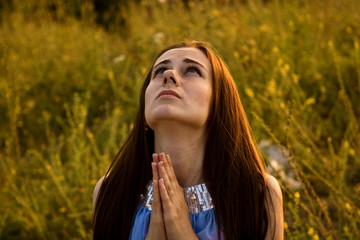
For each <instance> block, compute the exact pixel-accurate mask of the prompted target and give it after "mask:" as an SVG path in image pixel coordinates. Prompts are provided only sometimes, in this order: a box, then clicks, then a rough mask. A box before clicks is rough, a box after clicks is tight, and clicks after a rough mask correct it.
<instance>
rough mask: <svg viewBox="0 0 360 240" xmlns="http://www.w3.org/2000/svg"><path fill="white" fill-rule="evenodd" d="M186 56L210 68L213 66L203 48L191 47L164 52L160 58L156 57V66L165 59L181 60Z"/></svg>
mask: <svg viewBox="0 0 360 240" xmlns="http://www.w3.org/2000/svg"><path fill="white" fill-rule="evenodd" d="M186 58H188V59H191V60H195V61H197V62H199V63H201V64H203V65H204V66H206V67H208V69H209V68H210V67H211V65H210V61H209V59H208V58H207V57H206V55H205V54H204V53H203V52H202V51H201V50H199V49H197V48H191V47H186V48H174V49H170V50H168V51H166V52H164V53H163V54H162V55H161V56H160V57H159V58H158V59H156V61H155V64H154V66H156V65H157V64H159V63H160V62H163V61H165V60H170V61H172V62H173V61H177V60H180V61H181V60H183V59H186Z"/></svg>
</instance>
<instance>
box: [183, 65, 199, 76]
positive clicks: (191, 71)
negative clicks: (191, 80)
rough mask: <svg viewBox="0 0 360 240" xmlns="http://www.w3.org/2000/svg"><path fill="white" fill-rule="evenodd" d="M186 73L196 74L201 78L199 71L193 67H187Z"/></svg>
mask: <svg viewBox="0 0 360 240" xmlns="http://www.w3.org/2000/svg"><path fill="white" fill-rule="evenodd" d="M186 71H187V72H189V73H196V74H198V75H199V76H201V71H200V70H199V68H197V67H194V66H191V67H188V69H187V70H186Z"/></svg>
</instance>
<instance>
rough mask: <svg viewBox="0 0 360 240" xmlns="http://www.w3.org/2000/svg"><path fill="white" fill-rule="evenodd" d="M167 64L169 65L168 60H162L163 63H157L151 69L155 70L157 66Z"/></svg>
mask: <svg viewBox="0 0 360 240" xmlns="http://www.w3.org/2000/svg"><path fill="white" fill-rule="evenodd" d="M167 63H171V61H170V60H169V59H166V60H164V61H161V62H159V63H158V64H156V65H155V66H154V67H153V69H155V68H156V67H157V66H159V65H161V64H167Z"/></svg>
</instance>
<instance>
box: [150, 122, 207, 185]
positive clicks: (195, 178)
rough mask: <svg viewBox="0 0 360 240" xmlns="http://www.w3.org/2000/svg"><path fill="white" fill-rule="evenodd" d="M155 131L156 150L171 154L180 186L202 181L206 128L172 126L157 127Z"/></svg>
mask: <svg viewBox="0 0 360 240" xmlns="http://www.w3.org/2000/svg"><path fill="white" fill-rule="evenodd" d="M154 132H155V146H154V147H155V152H156V153H161V152H164V153H165V154H169V156H170V159H171V162H172V164H173V167H174V171H175V174H176V177H177V180H178V182H179V184H180V186H182V187H186V186H192V185H196V184H199V183H202V182H203V181H204V179H203V174H202V166H203V160H204V150H205V142H206V137H205V134H204V133H205V130H204V129H194V128H191V129H187V128H185V129H184V128H183V127H181V128H176V127H175V126H172V127H171V129H169V128H167V129H156V131H154Z"/></svg>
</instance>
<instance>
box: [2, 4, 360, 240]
mask: <svg viewBox="0 0 360 240" xmlns="http://www.w3.org/2000/svg"><path fill="white" fill-rule="evenodd" d="M359 13H360V2H359V1H358V0H327V1H325V0H293V1H285V0H267V1H265V0H264V1H261V0H242V1H236V0H209V1H204V0H172V1H170V0H137V1H130V0H104V1H101V0H72V1H70V0H63V1H56V0H27V1H22V0H1V1H0V203H1V204H0V239H29V240H31V239H90V238H91V236H92V229H91V228H92V191H93V188H94V186H95V184H96V182H97V180H98V179H99V178H100V177H101V176H103V175H104V174H105V172H106V170H107V168H108V167H109V165H110V163H111V161H112V160H113V158H114V157H115V155H116V153H117V151H118V150H119V148H120V146H121V144H122V143H123V141H124V140H125V138H126V137H127V135H128V133H129V131H130V129H131V128H132V122H133V119H134V115H135V111H136V109H137V107H138V104H139V103H138V98H139V89H140V86H141V84H142V81H143V80H144V78H145V75H146V72H147V71H148V70H149V68H150V67H151V64H152V61H153V60H154V57H155V56H156V54H157V53H158V51H159V50H160V49H162V48H163V47H165V46H167V45H169V44H172V43H174V42H177V41H180V40H184V39H188V40H192V39H195V40H201V41H208V42H210V43H211V44H212V45H213V46H214V47H215V48H216V49H217V50H218V52H219V53H220V55H221V56H222V57H223V58H224V60H225V62H226V63H227V64H228V66H229V68H230V70H231V73H232V75H233V77H234V79H235V81H236V83H237V86H238V90H239V93H240V96H241V98H242V101H243V104H244V107H245V110H246V112H247V115H248V118H249V121H250V124H251V126H252V129H253V133H254V136H255V138H256V140H257V142H258V143H259V146H260V149H261V151H262V152H263V156H264V159H265V161H266V164H267V165H268V167H269V171H270V172H271V173H272V174H273V175H274V176H276V177H277V179H278V180H279V181H280V183H281V185H282V189H283V194H284V215H285V237H286V239H314V240H316V239H358V237H359V236H360V130H359V124H360V122H359V119H360V106H359V103H360V101H359V100H360V50H359V41H360V14H359ZM129 221H131V216H129Z"/></svg>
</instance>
